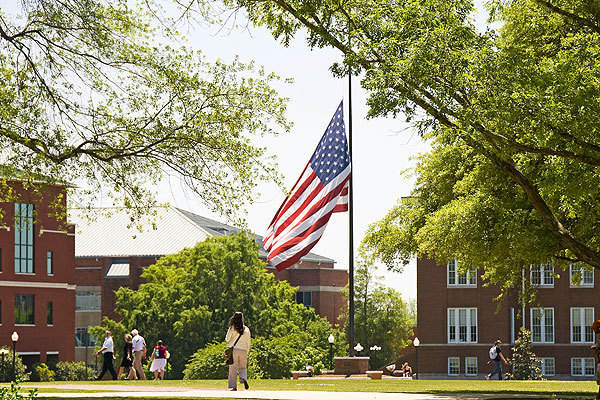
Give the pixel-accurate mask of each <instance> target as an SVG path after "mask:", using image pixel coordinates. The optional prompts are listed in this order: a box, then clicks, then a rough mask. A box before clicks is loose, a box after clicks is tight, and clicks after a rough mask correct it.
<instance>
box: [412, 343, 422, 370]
mask: <svg viewBox="0 0 600 400" xmlns="http://www.w3.org/2000/svg"><path fill="white" fill-rule="evenodd" d="M420 345H421V341H420V340H419V338H418V337H415V338H414V340H413V346H415V358H416V362H415V367H416V368H415V369H416V370H417V372H415V379H417V380H419V346H420Z"/></svg>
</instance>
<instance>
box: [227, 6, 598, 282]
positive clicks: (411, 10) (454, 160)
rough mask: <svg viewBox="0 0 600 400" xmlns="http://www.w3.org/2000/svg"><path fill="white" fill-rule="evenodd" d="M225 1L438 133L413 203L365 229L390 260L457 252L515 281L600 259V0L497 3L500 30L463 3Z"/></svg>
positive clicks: (427, 133) (443, 257)
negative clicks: (332, 59) (339, 61)
mask: <svg viewBox="0 0 600 400" xmlns="http://www.w3.org/2000/svg"><path fill="white" fill-rule="evenodd" d="M230 3H234V4H237V5H240V6H244V7H245V8H246V10H247V11H248V13H249V14H250V18H251V19H252V21H254V22H256V23H259V24H264V25H266V26H267V27H269V28H270V29H271V30H272V31H273V33H274V34H275V35H276V36H279V37H282V38H283V40H284V42H285V40H287V38H288V36H289V35H292V34H293V33H294V32H295V30H296V29H297V27H298V25H302V26H303V27H305V28H307V29H308V30H309V38H308V42H309V45H311V46H331V47H334V48H337V49H338V50H340V51H341V53H342V55H343V57H344V63H345V65H344V66H334V73H336V74H338V75H341V74H345V73H347V72H348V70H351V71H353V72H354V73H356V74H359V73H360V74H362V75H361V76H362V77H363V78H362V81H361V84H362V85H363V87H364V88H366V89H367V90H368V91H369V93H370V96H369V99H368V105H369V107H370V110H369V116H371V117H375V116H391V117H398V116H403V117H404V118H405V119H406V120H408V121H411V122H413V123H414V125H415V128H416V129H417V130H418V132H419V133H420V134H421V135H422V136H423V137H426V138H428V139H431V140H432V142H433V150H432V152H431V154H429V155H428V156H425V157H424V158H423V159H422V160H421V163H420V165H419V166H418V167H417V169H416V176H417V186H416V189H415V190H414V192H413V193H412V194H411V196H412V197H413V199H412V200H407V201H404V200H403V201H402V202H401V203H400V204H399V205H398V206H397V207H395V208H394V209H393V210H391V211H390V213H389V215H388V216H387V217H386V218H385V219H384V220H382V221H380V222H378V223H376V224H375V225H374V226H373V227H372V228H371V230H370V231H369V233H368V235H367V238H366V243H367V244H368V245H370V246H371V249H372V250H373V251H374V252H375V254H376V255H377V256H378V257H381V259H382V260H384V261H385V262H386V264H387V265H388V266H390V267H398V266H399V264H401V263H405V262H406V261H407V260H408V259H409V258H410V257H412V256H431V257H435V258H436V259H437V260H438V261H439V262H440V263H444V262H445V261H447V260H448V259H451V258H454V257H456V258H458V259H459V261H460V263H462V264H461V265H465V264H470V265H471V266H472V267H477V268H483V269H485V270H486V276H487V277H488V278H490V279H491V281H492V282H503V283H504V284H505V285H507V286H509V285H510V284H511V282H513V277H514V276H516V275H518V274H519V273H520V270H521V269H522V268H523V267H524V266H527V265H529V264H530V263H539V262H548V261H550V260H552V261H553V262H555V263H557V264H559V263H561V264H563V266H564V265H568V263H571V262H577V261H582V262H585V263H587V264H589V265H591V266H593V267H595V268H600V243H599V240H598V233H597V232H598V226H599V224H600V217H599V215H600V213H599V212H598V211H599V210H598V209H597V205H598V204H599V201H598V200H599V193H598V188H600V181H599V180H598V178H599V177H598V168H599V167H600V141H599V139H598V138H599V136H598V129H597V123H595V121H597V120H598V116H599V115H600V79H599V78H600V75H599V74H600V68H598V67H599V65H598V60H599V59H600V58H599V57H598V50H599V49H600V29H599V26H600V24H599V21H600V17H599V16H600V13H599V12H598V7H597V4H595V3H594V2H589V1H582V0H567V1H555V0H510V1H491V2H490V9H491V14H492V19H493V20H494V21H496V22H497V23H498V25H500V26H501V27H500V28H499V29H498V30H496V31H488V32H480V31H478V30H477V29H476V28H475V26H474V23H473V21H472V19H473V18H474V15H473V12H474V8H473V2H472V1H468V0H456V1H446V0H420V1H399V2H393V3H390V2H388V1H382V0H370V1H360V2H359V1H347V2H328V1H317V2H307V3H306V4H300V3H302V2H300V1H295V0H290V1H280V0H277V1H268V2H265V1H235V0H231V1H230ZM349 43H350V44H349ZM460 263H459V264H460Z"/></svg>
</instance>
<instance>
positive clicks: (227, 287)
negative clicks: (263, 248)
mask: <svg viewBox="0 0 600 400" xmlns="http://www.w3.org/2000/svg"><path fill="white" fill-rule="evenodd" d="M142 277H143V278H144V279H145V280H146V283H143V284H141V285H140V287H139V289H138V290H132V289H129V288H124V287H122V288H119V289H118V290H117V292H116V308H115V309H116V311H117V313H119V314H120V315H121V316H122V319H121V320H120V321H112V320H109V319H105V320H104V325H106V327H107V328H108V329H110V330H111V332H112V334H113V337H115V338H121V337H123V336H122V335H123V334H124V333H126V332H128V331H131V330H132V329H133V328H137V329H138V330H139V331H140V333H141V334H142V336H144V337H145V339H146V343H147V344H148V347H149V348H152V347H153V346H154V344H155V343H156V341H157V340H158V339H162V340H163V342H164V344H165V346H167V348H168V349H169V352H170V353H171V359H170V360H169V363H170V365H171V367H172V371H173V374H174V375H173V376H181V374H182V371H183V370H184V367H185V364H186V362H187V360H188V359H189V357H190V356H191V355H192V354H193V353H194V352H196V350H198V349H200V348H203V347H205V346H207V345H208V344H210V343H214V342H219V343H220V342H222V341H223V340H224V338H225V332H226V331H227V323H228V321H229V318H230V317H231V315H233V313H234V312H235V311H238V310H239V311H242V312H243V313H244V317H245V320H246V324H247V325H248V327H249V328H250V330H251V332H252V337H253V338H257V337H261V336H262V337H266V338H269V337H284V336H289V335H293V336H296V337H297V338H298V340H299V341H300V342H303V345H304V346H309V345H312V346H314V347H320V348H322V349H323V352H324V354H326V351H327V350H326V349H327V337H328V335H329V333H330V331H331V325H330V324H329V323H328V322H327V320H326V319H324V318H321V317H319V316H317V315H316V314H315V312H314V310H313V309H309V308H306V307H304V306H303V305H302V304H298V303H296V301H295V300H294V294H295V292H296V288H293V287H291V286H290V285H289V284H288V283H287V282H275V279H274V277H273V274H271V273H269V272H267V271H266V269H265V268H264V263H263V262H262V261H261V260H260V259H259V258H258V245H257V243H256V242H255V241H254V240H253V239H250V238H249V237H248V236H247V235H246V234H244V233H240V234H237V235H236V234H232V235H229V236H223V237H214V238H213V237H211V238H208V239H206V240H205V241H203V242H200V243H198V244H197V245H196V246H195V247H194V248H191V249H184V250H182V251H181V252H179V253H177V254H173V255H169V256H165V257H163V258H161V259H159V260H158V261H157V263H156V264H155V265H152V266H150V267H148V268H147V269H145V270H144V273H143V274H142ZM103 329H105V328H101V327H95V328H94V330H93V333H94V335H95V336H96V337H98V338H101V337H102V331H103ZM116 348H117V349H120V346H119V345H117V346H116Z"/></svg>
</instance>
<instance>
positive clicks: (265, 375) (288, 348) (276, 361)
mask: <svg viewBox="0 0 600 400" xmlns="http://www.w3.org/2000/svg"><path fill="white" fill-rule="evenodd" d="M305 336H306V335H301V334H294V335H288V336H283V337H275V338H270V339H266V338H263V337H258V338H255V339H253V340H252V346H251V347H250V353H249V354H248V377H249V378H252V379H281V378H289V377H291V376H292V371H295V370H304V369H305V368H306V366H307V365H310V366H312V367H313V368H314V373H315V374H320V373H321V371H322V370H323V369H325V363H326V360H327V356H328V350H324V349H322V348H320V347H311V346H306V343H307V342H308V341H309V340H310V339H309V338H308V337H305ZM224 351H225V343H213V344H209V345H208V346H206V347H205V348H203V349H200V350H198V351H196V353H194V355H193V356H192V357H191V358H190V360H189V362H188V363H187V365H186V367H185V370H184V372H183V373H184V379H223V378H224V377H226V376H227V372H228V367H227V364H225V361H224V360H223V352H224Z"/></svg>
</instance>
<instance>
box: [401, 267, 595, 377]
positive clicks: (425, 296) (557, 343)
mask: <svg viewBox="0 0 600 400" xmlns="http://www.w3.org/2000/svg"><path fill="white" fill-rule="evenodd" d="M555 272H557V273H558V274H559V275H560V278H555V279H554V285H553V286H551V287H543V286H541V287H539V289H538V301H539V305H540V306H541V307H552V308H554V325H553V326H554V343H550V344H543V343H534V352H535V353H536V354H537V356H538V357H552V358H554V359H555V374H556V375H555V378H561V379H562V378H564V379H578V378H579V377H571V376H570V375H571V358H576V357H582V358H589V357H592V353H591V352H590V349H589V346H590V344H589V343H571V308H572V307H594V309H595V316H594V318H596V319H598V318H600V291H598V284H599V283H600V281H599V279H600V275H599V273H598V271H595V272H594V275H595V276H594V286H593V287H572V286H571V283H570V276H569V270H568V269H567V270H566V271H563V270H556V271H555ZM525 275H526V279H527V280H528V279H529V270H526V274H525ZM484 283H485V282H484V281H482V279H481V278H480V277H478V280H477V286H476V287H449V286H448V285H447V267H446V265H438V264H436V262H435V261H433V260H431V259H419V260H418V261H417V313H418V331H419V335H418V336H419V339H420V341H421V346H420V348H419V366H420V370H421V371H420V372H421V373H422V374H423V376H427V375H430V376H440V375H441V376H447V374H448V357H459V359H460V375H459V377H460V378H464V377H465V376H464V374H465V358H466V357H476V358H477V364H478V376H479V378H481V377H482V374H484V373H489V372H491V370H492V369H493V365H492V364H488V361H489V356H488V349H489V347H491V345H492V343H493V342H494V341H495V340H496V339H500V340H501V341H502V342H503V343H504V344H503V346H502V349H503V352H504V354H505V355H507V356H510V348H511V345H512V344H511V340H512V339H513V338H514V337H516V335H517V333H518V329H519V327H521V326H522V323H523V319H522V316H520V315H519V313H520V311H521V306H520V305H519V304H518V302H517V295H518V291H519V290H520V287H516V288H514V289H513V290H512V292H510V291H509V294H508V296H507V297H506V298H505V299H504V301H503V302H502V303H498V302H497V301H494V298H495V297H497V296H498V294H499V293H500V291H499V288H498V287H497V286H494V285H490V286H487V287H484V286H483V285H484ZM533 307H537V305H533ZM448 308H476V309H477V342H476V343H448ZM525 327H526V328H527V329H530V330H531V321H530V307H529V306H527V307H526V310H525ZM411 357H412V355H411ZM503 368H504V371H505V372H506V370H507V368H508V367H506V366H504V367H503ZM548 378H549V379H552V377H548ZM592 378H593V377H581V379H592Z"/></svg>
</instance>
